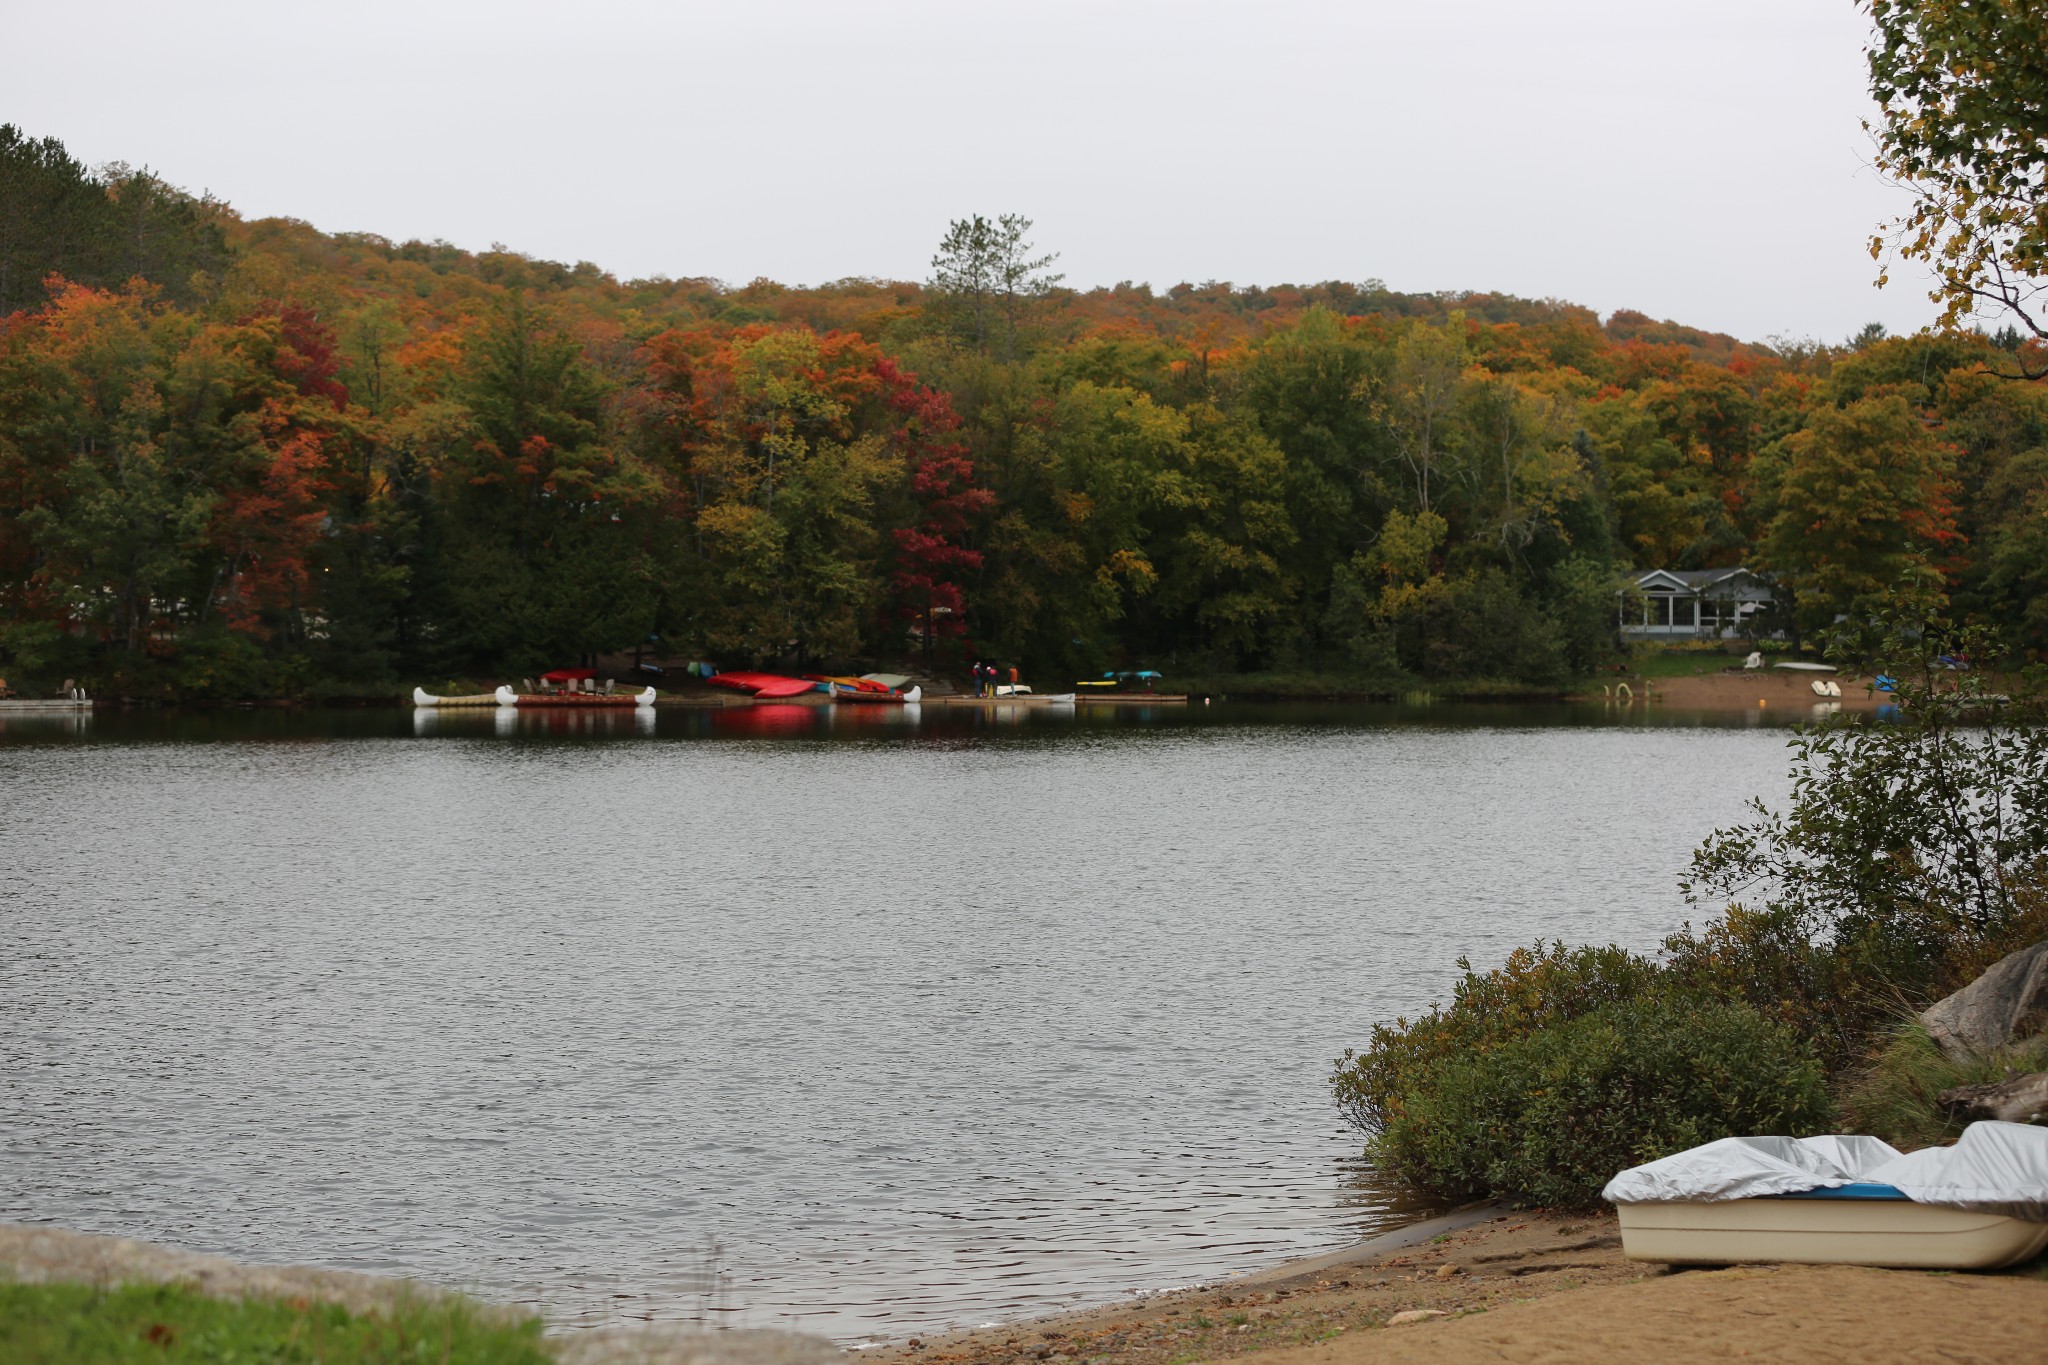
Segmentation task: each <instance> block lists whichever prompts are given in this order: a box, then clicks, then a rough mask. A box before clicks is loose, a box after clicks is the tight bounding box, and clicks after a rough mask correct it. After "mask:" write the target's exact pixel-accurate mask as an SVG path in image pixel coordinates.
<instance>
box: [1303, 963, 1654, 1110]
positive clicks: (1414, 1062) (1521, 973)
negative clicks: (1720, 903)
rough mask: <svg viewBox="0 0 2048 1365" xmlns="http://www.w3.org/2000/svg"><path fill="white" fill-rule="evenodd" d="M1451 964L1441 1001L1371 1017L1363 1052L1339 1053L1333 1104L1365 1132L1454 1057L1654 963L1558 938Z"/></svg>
mask: <svg viewBox="0 0 2048 1365" xmlns="http://www.w3.org/2000/svg"><path fill="white" fill-rule="evenodd" d="M1458 967H1459V969H1460V970H1462V971H1463V972H1464V974H1465V975H1464V979H1463V980H1461V981H1459V982H1458V984H1457V985H1456V986H1454V987H1452V989H1451V1003H1450V1004H1449V1005H1448V1006H1441V1005H1432V1006H1431V1007H1430V1010H1429V1013H1427V1014H1425V1015H1423V1016H1422V1017H1421V1018H1420V1019H1417V1020H1415V1022H1413V1023H1410V1022H1409V1021H1408V1020H1407V1019H1405V1018H1404V1019H1397V1020H1395V1021H1394V1022H1393V1023H1392V1024H1376V1025H1374V1026H1373V1030H1372V1038H1371V1041H1370V1042H1369V1043H1368V1044H1367V1045H1366V1049H1365V1051H1364V1052H1363V1053H1359V1052H1355V1051H1350V1050H1347V1051H1346V1052H1345V1053H1344V1055H1343V1056H1342V1057H1341V1058H1339V1059H1338V1061H1337V1069H1336V1072H1335V1073H1334V1074H1333V1075H1332V1076H1331V1077H1330V1085H1331V1088H1332V1090H1334V1092H1335V1093H1336V1098H1337V1107H1338V1109H1340V1110H1341V1111H1343V1113H1344V1116H1345V1117H1346V1118H1347V1119H1349V1120H1350V1121H1351V1122H1352V1123H1354V1124H1356V1125H1357V1126H1358V1127H1359V1128H1362V1129H1364V1130H1365V1132H1366V1133H1367V1134H1377V1133H1379V1132H1381V1131H1382V1130H1384V1129H1385V1128H1386V1126H1387V1125H1388V1124H1389V1123H1390V1122H1392V1121H1393V1120H1394V1119H1396V1118H1398V1117H1399V1116H1400V1115H1401V1113H1402V1112H1403V1110H1404V1108H1405V1106H1406V1104H1407V1099H1408V1096H1410V1095H1411V1094H1413V1093H1414V1092H1415V1091H1416V1090H1417V1089H1419V1088H1420V1087H1421V1086H1423V1085H1424V1084H1425V1083H1426V1081H1427V1078H1428V1077H1429V1076H1430V1075H1432V1074H1433V1073H1434V1072H1435V1071H1436V1070H1437V1069H1438V1068H1440V1067H1441V1066H1442V1065H1443V1064H1444V1063H1445V1062H1447V1061H1449V1060H1451V1059H1452V1058H1455V1057H1461V1056H1465V1055H1468V1054H1471V1053H1483V1052H1486V1051H1489V1050H1491V1049H1493V1048H1497V1047H1500V1046H1503V1045H1505V1044H1507V1043H1510V1042H1513V1041H1514V1040H1516V1039H1519V1038H1524V1037H1527V1036H1528V1035H1529V1034H1531V1033H1534V1032H1536V1031H1537V1030H1539V1029H1542V1028H1545V1027H1547V1026H1549V1025H1552V1024H1557V1023H1564V1022H1567V1021H1569V1020H1572V1019H1576V1018H1578V1017H1579V1016H1580V1015H1583V1014H1587V1013H1590V1012H1591V1011H1593V1010H1595V1009H1598V1008H1600V1007H1601V1006H1603V1005H1609V1004H1613V1003H1615V1002H1617V1001H1623V1000H1629V999H1632V998H1634V997H1635V996H1636V995H1638V994H1640V993H1641V992H1643V991H1644V990H1647V989H1648V988H1649V987H1650V986H1651V984H1652V983H1653V982H1654V981H1656V979H1657V975H1658V970H1657V966H1656V964H1655V963H1652V962H1648V961H1645V960H1644V959H1642V958H1640V957H1637V956H1636V955H1635V954H1633V953H1630V952H1626V951H1624V950H1623V949H1620V948H1616V947H1613V946H1611V945H1610V946H1608V947H1604V948H1567V947H1565V946H1564V944H1563V943H1552V944H1549V945H1548V946H1545V945H1543V944H1540V943H1539V944H1537V945H1536V946H1535V947H1533V948H1517V949H1515V951H1514V952H1512V953H1510V954H1508V959H1507V961H1506V962H1504V963H1502V964H1501V965H1500V966H1499V967H1496V968H1494V969H1493V970H1492V971H1489V972H1486V973H1484V974H1481V973H1478V972H1474V971H1473V970H1472V964H1471V962H1470V961H1469V960H1467V959H1465V958H1462V957H1461V958H1459V959H1458Z"/></svg>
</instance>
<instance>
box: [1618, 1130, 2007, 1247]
mask: <svg viewBox="0 0 2048 1365" xmlns="http://www.w3.org/2000/svg"><path fill="white" fill-rule="evenodd" d="M1843 1185H1890V1186H1892V1187H1893V1188H1894V1189H1896V1190H1898V1192H1899V1193H1900V1194H1903V1195H1904V1196H1906V1198H1908V1199H1911V1200H1914V1201H1915V1202H1917V1203H1921V1204H1937V1205H1940V1206H1941V1207H1943V1208H1951V1209H1970V1210H1973V1211H1976V1212H1979V1213H1999V1214H2004V1215H2006V1216H2007V1217H2010V1218H2024V1219H2027V1220H2029V1221H2032V1222H2048V1128H2036V1127H2033V1126H2031V1125H2028V1124H2024V1123H2000V1122H1996V1121H1991V1120H1987V1121H1985V1122H1982V1123H1973V1124H1971V1125H1970V1126H1969V1127H1968V1128H1966V1129H1964V1130H1963V1136H1962V1138H1961V1139H1960V1140H1958V1141H1957V1143H1956V1144H1955V1145H1954V1146H1953V1147H1928V1148H1926V1149H1924V1150H1922V1151H1918V1152H1913V1153H1910V1154H1906V1155H1901V1154H1900V1152H1899V1151H1898V1149H1897V1148H1895V1147H1893V1146H1892V1145H1891V1144H1890V1143H1887V1142H1883V1141H1880V1140H1879V1139H1877V1138H1874V1137H1859V1136H1851V1135H1845V1134H1832V1135H1830V1136H1827V1137H1810V1138H1788V1137H1735V1138H1722V1139H1721V1140H1720V1141H1719V1142H1709V1143H1707V1144H1705V1145H1704V1146H1700V1147H1693V1148H1690V1149H1688V1150H1686V1151H1683V1152H1679V1153H1677V1154H1675V1155H1672V1156H1667V1157H1663V1158H1661V1159H1660V1160H1657V1161H1652V1162H1648V1163H1646V1164H1644V1165H1641V1166H1631V1167H1630V1168H1629V1169H1628V1170H1625V1171H1623V1172H1622V1173H1621V1174H1620V1175H1617V1176H1615V1177H1614V1179H1612V1180H1610V1181H1608V1182H1607V1188H1606V1189H1604V1190H1602V1191H1601V1192H1600V1193H1601V1195H1602V1196H1603V1197H1604V1198H1605V1199H1606V1200H1607V1201H1608V1202H1609V1203H1613V1204H1662V1203H1703V1204H1710V1203H1718V1202H1720V1201H1721V1200H1726V1199H1754V1198H1757V1197H1759V1196H1762V1195H1773V1194H1803V1193H1805V1192H1806V1191H1808V1190H1821V1189H1836V1188H1839V1187H1841V1186H1843Z"/></svg>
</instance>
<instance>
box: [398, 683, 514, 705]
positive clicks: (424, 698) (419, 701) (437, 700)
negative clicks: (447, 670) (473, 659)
mask: <svg viewBox="0 0 2048 1365" xmlns="http://www.w3.org/2000/svg"><path fill="white" fill-rule="evenodd" d="M500 690H503V689H500ZM497 700H498V698H497V694H496V693H493V692H472V693H468V694H466V695H464V696H460V697H437V696H435V695H434V694H433V693H431V692H429V691H427V689H426V688H424V687H415V688H414V689H413V690H412V704H413V705H414V706H433V707H440V706H494V705H496V704H497Z"/></svg>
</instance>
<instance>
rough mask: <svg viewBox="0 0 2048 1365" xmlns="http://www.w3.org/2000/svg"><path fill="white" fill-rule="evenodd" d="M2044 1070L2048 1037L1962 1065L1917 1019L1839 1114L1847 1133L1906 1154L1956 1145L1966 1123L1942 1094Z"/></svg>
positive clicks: (1846, 1096) (1895, 1038)
mask: <svg viewBox="0 0 2048 1365" xmlns="http://www.w3.org/2000/svg"><path fill="white" fill-rule="evenodd" d="M2042 1070H2048V1038H2039V1039H2035V1040H2034V1041H2033V1043H2032V1044H2030V1045H2028V1046H2026V1047H2022V1048H2015V1049H2012V1050H2010V1051H2008V1052H2006V1053H2004V1054H2002V1055H1997V1056H1993V1057H1988V1058H1982V1057H1980V1058H1973V1059H1971V1060H1970V1061H1967V1062H1957V1061H1951V1060H1950V1059H1949V1058H1948V1057H1947V1056H1946V1055H1944V1054H1943V1053H1942V1051H1941V1049H1940V1048H1938V1047H1936V1046H1935V1044H1934V1040H1933V1039H1932V1038H1930V1037H1928V1036H1927V1030H1926V1029H1925V1028H1924V1027H1923V1026H1922V1025H1921V1024H1920V1022H1919V1021H1918V1020H1917V1019H1915V1020H1912V1021H1910V1022H1908V1023H1906V1024H1903V1025H1902V1026H1901V1027H1900V1028H1899V1029H1898V1031H1897V1032H1896V1033H1894V1034H1893V1035H1892V1039H1891V1041H1890V1042H1889V1043H1887V1044H1885V1046H1884V1048H1883V1049H1882V1050H1880V1051H1879V1052H1878V1053H1877V1055H1876V1056H1875V1057H1873V1058H1872V1059H1871V1062H1870V1065H1869V1066H1868V1067H1866V1068H1865V1069H1864V1070H1863V1071H1862V1072H1861V1073H1859V1074H1858V1075H1856V1076H1855V1077H1854V1078H1853V1079H1852V1080H1851V1081H1850V1082H1849V1084H1848V1085H1847V1086H1846V1087H1845V1089H1844V1090H1843V1092H1842V1095H1841V1099H1840V1103H1839V1105H1838V1109H1839V1111H1840V1115H1841V1119H1842V1121H1843V1122H1844V1123H1845V1124H1846V1125H1847V1126H1846V1127H1845V1128H1843V1129H1842V1131H1843V1132H1845V1133H1871V1134H1874V1135H1876V1136H1878V1137H1881V1138H1883V1139H1884V1140H1885V1141H1886V1142H1889V1143H1891V1144H1892V1146H1894V1147H1897V1148H1900V1149H1901V1150H1910V1149H1912V1148H1916V1147H1931V1146H1933V1145H1935V1144H1936V1143H1940V1142H1951V1141H1953V1140H1955V1139H1956V1138H1957V1137H1959V1136H1961V1135H1962V1131H1963V1128H1964V1124H1963V1123H1962V1122H1960V1121H1958V1120H1956V1119H1953V1118H1951V1117H1949V1115H1947V1114H1946V1113H1944V1112H1943V1111H1942V1109H1941V1107H1940V1105H1939V1104H1937V1103H1936V1102H1935V1097H1936V1096H1937V1095H1939V1094H1941V1092H1942V1091H1944V1090H1950V1089H1953V1088H1954V1087H1956V1086H1959V1085H1979V1084H1985V1083H1989V1082H1994V1081H2003V1080H2008V1079H2010V1078H2011V1077H2013V1076H2017V1075H2021V1074H2024V1073H2026V1072H2030V1071H2042Z"/></svg>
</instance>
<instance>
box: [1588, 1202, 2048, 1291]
mask: <svg viewBox="0 0 2048 1365" xmlns="http://www.w3.org/2000/svg"><path fill="white" fill-rule="evenodd" d="M1616 1207H1617V1208H1618V1210H1619V1212H1620V1214H1621V1249H1622V1254H1623V1255H1625V1256H1627V1257H1628V1258H1629V1259H1630V1260H1632V1261H1660V1262H1663V1263H1664V1264H1666V1265H1738V1264H1742V1263H1745V1262H1754V1261H1772V1262H1782V1261H1790V1262H1798V1263H1802V1264H1807V1265H1868V1266H1885V1267H1890V1268H1894V1269H1919V1270H1995V1269H1997V1268H1998V1267H2000V1266H2008V1265H2016V1264H2018V1263H2019V1262H2021V1261H2025V1260H2028V1259H2030V1258H2032V1257H2034V1256H2038V1255H2039V1254H2040V1253H2041V1251H2042V1250H2043V1249H2044V1248H2048V1223H2036V1222H2031V1221H2029V1220H2026V1219H2021V1218H2011V1217H2008V1216H2006V1215H2004V1214H1999V1213H1987V1212H1981V1211H1978V1210H1973V1209H1954V1208H1944V1207H1942V1206H1941V1205H1938V1204H1921V1203H1916V1202H1914V1201H1913V1200H1911V1199H1908V1198H1907V1197H1906V1196H1905V1195H1903V1194H1901V1193H1900V1192H1899V1191H1898V1190H1896V1189H1894V1188H1893V1187H1892V1186H1890V1185H1844V1186H1840V1187H1837V1188H1835V1189H1829V1190H1809V1191H1807V1192H1805V1193H1803V1194H1791V1195H1767V1196H1762V1197H1759V1198H1753V1199H1727V1200H1719V1201H1715V1202H1712V1203H1705V1202H1701V1203H1691V1202H1678V1201H1673V1202H1668V1203H1645V1204H1620V1205H1617V1206H1616Z"/></svg>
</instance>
